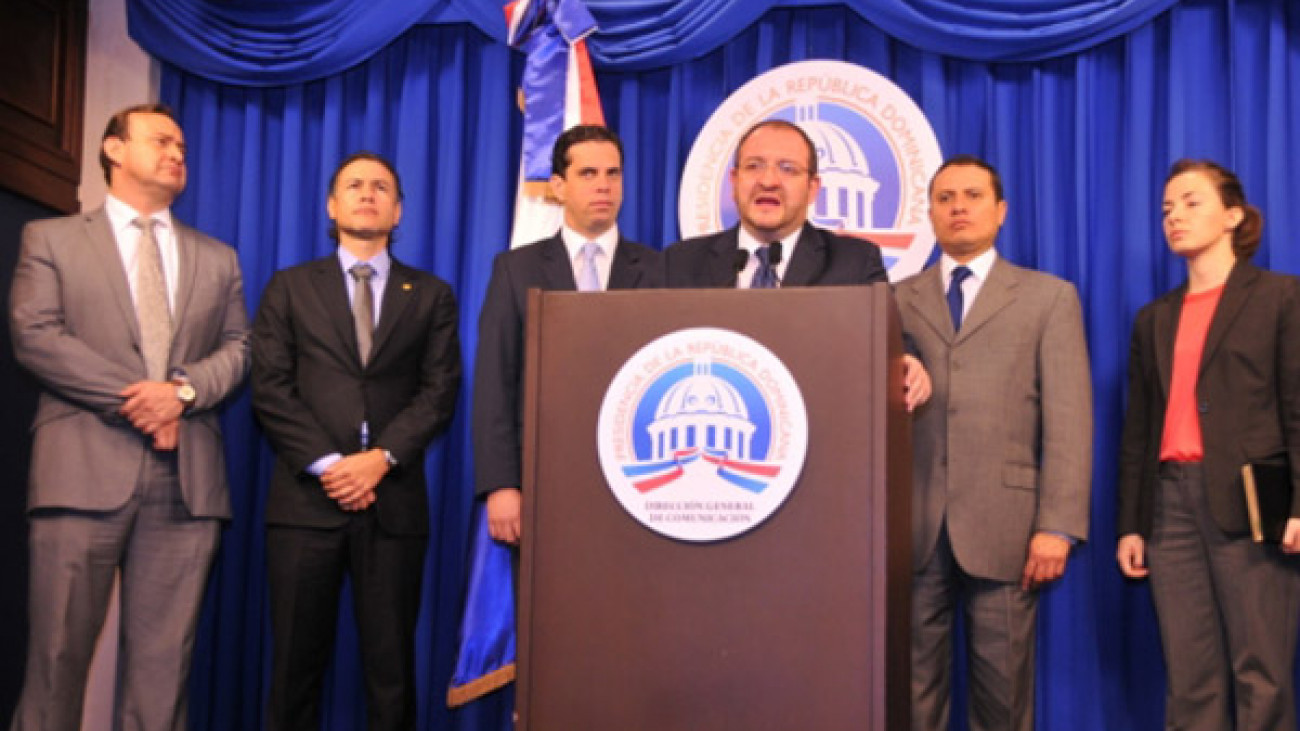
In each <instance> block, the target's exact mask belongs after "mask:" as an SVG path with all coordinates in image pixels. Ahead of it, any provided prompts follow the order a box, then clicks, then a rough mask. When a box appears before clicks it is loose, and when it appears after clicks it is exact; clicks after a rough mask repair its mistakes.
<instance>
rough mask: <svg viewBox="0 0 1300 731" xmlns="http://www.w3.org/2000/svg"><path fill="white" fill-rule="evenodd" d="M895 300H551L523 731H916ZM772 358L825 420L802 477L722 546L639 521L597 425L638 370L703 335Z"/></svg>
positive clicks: (876, 290)
mask: <svg viewBox="0 0 1300 731" xmlns="http://www.w3.org/2000/svg"><path fill="white" fill-rule="evenodd" d="M897 323H898V318H897V314H896V312H895V310H894V309H893V302H892V298H891V297H890V294H889V290H888V288H887V287H885V286H879V285H878V286H874V287H844V288H821V289H813V288H807V289H794V288H792V289H787V290H777V291H747V290H741V291H733V290H675V291H674V290H652V291H636V292H608V293H599V294H579V293H541V292H534V293H532V298H531V301H530V312H529V324H528V336H527V337H528V345H527V352H528V368H527V375H526V379H525V380H526V382H527V388H526V405H525V414H526V419H525V424H526V427H525V446H524V472H525V474H524V494H525V505H524V541H523V553H522V561H521V567H522V572H521V584H520V590H521V604H520V620H519V672H520V677H519V688H518V694H517V702H518V710H519V713H520V727H521V728H527V729H533V730H535V731H536V730H541V731H546V730H556V731H561V730H562V731H574V730H576V729H621V730H622V729H653V730H655V731H670V730H672V729H691V730H693V731H694V730H698V729H742V728H743V729H814V728H815V729H836V728H857V729H880V730H881V731H884V730H885V729H899V728H907V727H908V723H907V698H908V695H907V682H908V677H909V673H908V665H909V655H908V646H909V645H908V642H909V638H908V625H907V622H908V606H909V605H908V602H909V596H908V594H909V591H910V588H909V587H910V585H909V583H908V582H909V581H910V571H911V569H910V556H909V550H910V540H911V539H910V532H911V520H910V513H909V509H908V505H909V501H910V493H911V487H910V481H909V479H908V474H909V470H910V440H909V424H908V417H907V415H906V412H905V409H904V407H903V403H902V385H901V383H902V366H901V353H902V351H901V344H900V343H901V341H900V337H899V330H898V324H897ZM698 327H710V328H721V329H725V330H729V331H734V332H737V333H740V334H742V335H745V336H747V337H749V338H752V339H753V340H756V341H758V342H759V343H761V344H762V345H763V346H765V347H766V348H767V349H768V350H770V351H771V353H772V354H774V355H775V356H776V358H777V359H779V360H780V361H781V362H782V363H783V364H784V365H785V367H786V368H787V369H788V370H789V371H790V373H791V374H792V375H793V377H794V380H795V382H796V384H797V385H798V388H799V390H800V392H801V393H802V396H803V400H804V404H805V407H806V413H807V419H808V441H807V453H806V458H805V461H804V464H803V468H802V472H801V473H800V475H799V478H798V480H797V482H796V483H795V485H794V488H793V490H792V491H791V493H790V495H789V497H788V498H787V499H786V501H785V502H784V503H783V504H782V505H781V506H780V507H779V508H778V509H777V510H776V511H775V512H774V513H773V514H772V515H770V517H768V518H766V519H765V520H763V521H762V522H761V523H760V524H758V525H757V527H754V528H752V529H751V530H749V531H747V532H744V533H741V534H739V535H737V536H735V537H732V538H728V539H724V540H720V541H714V542H690V541H683V540H679V539H675V538H670V537H666V536H664V535H662V534H660V533H658V532H656V531H654V530H651V529H650V528H648V527H647V526H645V525H642V524H641V523H640V522H638V521H637V520H636V519H635V518H634V517H633V516H632V515H631V514H629V512H628V511H627V510H625V509H624V508H623V506H622V505H621V504H620V503H619V501H618V500H617V499H616V497H615V496H614V494H613V493H612V492H611V490H610V488H609V486H608V485H607V482H606V477H605V474H604V473H603V471H602V468H601V461H600V457H599V454H598V448H597V423H598V418H599V413H600V410H601V405H602V402H603V400H604V399H605V396H606V392H607V390H608V389H609V387H610V384H611V383H612V382H613V380H614V379H615V377H616V376H617V375H618V373H619V371H620V369H621V368H622V367H623V366H624V364H625V363H627V362H628V360H629V358H631V357H632V356H633V355H634V354H635V353H637V352H638V351H639V350H640V349H641V348H642V347H644V346H645V345H646V344H647V343H650V342H651V341H654V340H655V339H656V338H659V337H662V336H664V335H666V334H669V333H672V332H675V331H680V330H683V329H687V328H698Z"/></svg>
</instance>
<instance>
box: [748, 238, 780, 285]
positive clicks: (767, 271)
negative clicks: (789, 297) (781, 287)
mask: <svg viewBox="0 0 1300 731" xmlns="http://www.w3.org/2000/svg"><path fill="white" fill-rule="evenodd" d="M754 256H757V257H758V268H757V269H755V270H754V278H753V279H750V280H749V288H750V289H775V288H776V267H774V266H772V259H771V256H772V247H771V246H760V247H758V249H757V250H755V251H754Z"/></svg>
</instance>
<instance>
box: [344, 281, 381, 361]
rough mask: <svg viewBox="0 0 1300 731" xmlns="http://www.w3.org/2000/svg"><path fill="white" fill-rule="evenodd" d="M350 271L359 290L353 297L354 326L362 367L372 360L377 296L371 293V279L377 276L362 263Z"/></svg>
mask: <svg viewBox="0 0 1300 731" xmlns="http://www.w3.org/2000/svg"><path fill="white" fill-rule="evenodd" d="M349 271H350V272H351V273H352V278H353V279H355V280H357V289H356V292H355V293H354V294H353V297H352V324H353V325H355V326H356V328H357V352H358V353H359V354H360V355H361V365H365V364H366V362H367V361H369V360H370V346H371V344H372V343H373V342H374V341H373V338H374V334H375V314H374V313H375V296H374V293H372V292H371V291H370V278H371V277H373V276H375V268H374V267H372V266H370V265H369V264H365V263H361V264H353V265H352V268H351V269H350V270H349Z"/></svg>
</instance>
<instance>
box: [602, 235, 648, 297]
mask: <svg viewBox="0 0 1300 731" xmlns="http://www.w3.org/2000/svg"><path fill="white" fill-rule="evenodd" d="M642 276H643V272H642V271H641V250H640V249H636V248H634V247H632V246H630V245H629V243H628V240H627V239H625V238H623V237H622V236H620V237H619V238H618V245H617V246H615V247H614V260H613V261H612V262H611V265H610V268H609V286H608V287H606V289H636V285H637V283H639V282H640V281H641V277H642Z"/></svg>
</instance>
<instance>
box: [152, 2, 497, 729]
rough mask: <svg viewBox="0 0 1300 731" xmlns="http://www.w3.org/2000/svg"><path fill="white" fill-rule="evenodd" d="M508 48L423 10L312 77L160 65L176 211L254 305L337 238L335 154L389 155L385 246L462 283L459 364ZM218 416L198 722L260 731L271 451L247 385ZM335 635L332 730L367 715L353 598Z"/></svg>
mask: <svg viewBox="0 0 1300 731" xmlns="http://www.w3.org/2000/svg"><path fill="white" fill-rule="evenodd" d="M516 61H517V59H515V58H513V57H512V55H511V53H510V51H509V49H508V48H506V47H505V46H503V45H501V44H498V43H496V42H494V41H491V40H490V39H489V38H488V37H487V36H485V35H484V34H483V33H481V32H480V31H478V30H477V29H475V28H474V27H472V26H469V25H436V26H432V25H430V26H425V25H422V26H418V27H416V28H414V29H412V30H410V31H408V32H406V33H405V34H403V36H402V37H401V38H399V39H398V40H396V41H394V42H393V43H391V44H389V45H388V46H387V47H386V48H384V49H383V50H382V51H381V52H379V53H378V54H375V55H374V56H373V57H372V58H371V59H370V60H368V61H366V62H365V63H363V64H361V65H359V66H356V67H353V68H351V69H349V70H348V71H345V72H343V73H341V74H336V75H332V76H329V77H327V78H324V79H322V80H319V81H313V82H308V83H305V84H297V85H290V86H284V87H267V88H250V87H238V86H232V85H224V84H218V83H216V82H212V81H209V80H206V79H203V78H200V77H197V76H194V75H192V74H188V73H185V72H183V71H180V70H179V69H176V68H174V67H167V68H166V69H165V71H164V74H163V80H162V89H161V96H162V98H163V99H164V100H165V101H166V102H167V103H169V104H172V105H173V106H174V107H175V108H176V109H177V110H178V113H179V116H180V121H181V125H182V127H183V128H184V129H185V132H186V137H187V142H188V145H189V149H190V151H191V161H190V164H191V170H192V174H191V183H190V187H189V190H187V191H186V192H185V194H184V195H183V196H182V198H181V200H180V201H178V203H177V205H176V210H177V212H178V213H179V215H180V216H181V217H182V218H183V219H184V220H187V221H191V222H193V223H194V224H195V225H197V226H198V227H199V228H201V229H202V230H204V231H208V232H211V233H213V234H214V235H216V236H219V237H220V238H222V239H224V240H226V241H229V242H232V243H233V244H234V245H235V246H236V247H237V248H238V250H239V256H240V264H241V266H242V268H243V273H244V285H245V291H246V296H247V299H248V302H249V305H250V308H255V307H256V305H257V302H258V298H259V295H260V293H261V291H262V288H263V287H264V286H265V284H266V282H267V281H268V280H269V279H270V277H271V275H272V274H273V273H274V272H275V271H276V270H278V269H281V268H284V267H287V266H291V265H294V264H298V263H300V262H304V261H307V260H309V259H312V258H315V257H319V256H322V255H325V254H327V253H330V252H332V251H333V250H334V246H335V245H334V242H333V241H332V240H330V239H329V238H328V236H327V230H328V220H327V217H326V214H325V199H326V195H327V186H328V179H329V176H330V174H331V173H332V172H333V169H334V167H335V166H336V165H337V164H338V161H339V160H341V159H342V158H343V157H345V156H346V155H347V154H349V153H351V152H354V151H356V150H361V149H366V150H373V151H375V152H379V153H380V154H382V155H384V156H386V157H388V158H389V159H391V160H393V161H395V163H396V166H397V169H398V173H399V175H400V176H401V178H402V186H403V189H404V192H405V196H406V199H405V202H404V204H403V215H402V221H401V225H400V226H399V228H398V232H397V240H396V242H395V243H394V244H393V246H392V248H391V251H392V253H393V255H394V256H395V257H397V258H398V259H400V260H402V261H404V262H406V263H407V264H411V265H413V266H416V267H419V268H421V269H425V270H428V271H431V272H433V273H435V274H437V275H438V276H440V277H442V278H443V279H445V280H447V281H448V282H451V283H452V285H453V286H454V288H455V291H456V293H457V296H458V299H459V301H460V308H461V310H460V316H461V317H460V330H461V333H462V336H461V342H462V347H463V348H464V352H465V353H466V355H467V357H466V361H467V362H466V365H467V368H466V372H467V373H468V372H470V371H471V369H469V368H468V365H469V363H470V362H472V360H471V359H470V357H469V356H472V354H473V352H474V344H475V336H474V333H475V324H476V322H477V317H478V308H479V304H480V302H481V300H482V297H483V290H484V289H485V287H486V284H487V279H488V274H489V272H490V268H491V261H492V256H493V254H494V253H495V252H496V251H497V250H499V249H500V248H501V247H502V246H503V245H504V243H505V242H506V241H507V240H508V234H509V223H510V217H509V211H510V206H511V198H512V196H513V192H514V177H513V175H512V174H510V172H509V171H510V170H512V169H513V168H512V166H513V165H515V164H517V163H516V162H515V161H517V159H518V136H519V133H518V123H517V121H516V120H515V116H514V115H512V114H510V110H511V109H512V108H513V107H512V105H513V99H514V83H515V80H517V77H518V73H517V69H515V68H514V67H515V66H517V65H518V64H517V63H516ZM250 311H251V310H250ZM467 393H469V389H468V388H465V389H463V390H462V397H461V399H460V401H459V403H458V405H457V410H458V413H457V417H456V420H455V423H454V425H453V427H452V429H451V431H450V433H449V434H448V435H447V436H446V437H445V438H444V439H442V440H441V441H439V442H438V443H437V445H438V446H437V447H436V448H435V449H434V450H433V451H432V453H431V454H430V456H429V458H428V463H427V466H426V467H427V471H428V476H429V484H430V486H431V501H430V510H431V513H432V515H431V525H432V530H431V536H430V546H429V557H428V564H427V567H426V575H425V579H424V600H423V607H424V609H423V612H422V614H421V617H420V622H419V630H418V631H419V643H420V646H421V648H422V649H421V651H420V653H419V657H418V672H419V678H420V682H421V683H422V687H423V688H424V691H425V692H424V693H423V694H422V696H421V700H420V719H421V724H422V727H423V728H430V729H432V728H437V729H444V728H449V727H450V726H449V724H451V723H452V722H453V719H452V717H451V715H450V713H449V712H448V711H447V709H446V706H445V703H444V701H443V699H444V697H445V695H446V688H447V682H448V679H449V676H450V673H451V668H452V665H453V663H454V661H455V657H454V653H455V642H456V630H457V626H458V623H459V618H460V602H461V594H462V591H463V580H462V579H463V573H462V567H463V566H464V563H465V555H466V544H467V540H468V527H469V520H468V516H469V511H470V508H471V500H472V498H471V491H470V489H469V485H470V484H471V480H472V476H471V474H470V473H469V470H470V460H469V454H470V451H469V443H468V432H467V429H466V427H467V425H468V419H467V415H468V402H467V399H466V398H465V396H464V394H467ZM224 424H225V428H226V434H227V442H228V445H229V446H228V451H229V470H230V481H231V485H232V489H233V492H234V502H235V516H236V517H235V520H234V521H233V523H232V524H231V526H230V527H229V529H228V530H227V531H226V534H225V538H224V544H223V550H222V552H221V555H220V557H219V560H218V564H217V568H216V572H215V576H214V577H213V583H212V586H211V588H210V590H209V592H208V597H207V598H208V605H207V606H206V607H205V611H204V614H203V623H202V627H201V630H200V640H199V648H198V651H197V652H196V657H195V669H194V697H193V699H192V706H193V708H192V711H191V718H192V721H193V723H192V727H193V728H195V729H252V728H259V726H260V720H261V718H262V703H263V696H264V693H265V686H266V680H267V677H268V675H267V673H268V669H269V665H268V663H269V658H270V633H269V625H268V620H267V614H266V612H267V608H266V598H265V597H266V586H265V569H264V566H265V552H264V532H263V528H262V517H263V513H262V510H263V502H264V498H265V489H266V483H267V480H268V477H269V474H270V469H271V465H272V463H273V455H272V453H271V452H270V450H269V448H268V447H267V446H266V443H265V441H264V440H263V439H262V437H261V435H260V432H259V431H258V430H257V429H256V427H255V425H254V423H253V420H252V417H251V413H250V409H249V406H248V403H247V398H246V396H245V397H244V398H241V399H240V400H239V401H238V402H237V403H236V404H235V405H234V407H233V408H232V409H231V410H230V411H229V413H228V414H226V417H225V421H224ZM338 643H339V644H338V649H337V654H336V658H337V659H336V662H335V663H334V666H333V668H332V670H331V673H330V675H329V678H328V680H327V691H326V716H327V718H328V719H329V720H328V723H327V728H331V729H339V730H340V731H341V730H344V729H358V728H364V725H365V723H364V719H365V717H364V708H363V701H362V683H361V674H360V668H359V664H358V647H357V638H356V633H355V631H354V629H353V619H352V615H351V614H350V608H349V609H347V610H345V612H344V614H343V616H342V618H341V620H340V631H339V636H338ZM489 705H490V704H489ZM502 708H504V706H502ZM485 713H486V711H485V710H484V709H471V710H470V711H469V712H466V713H462V714H461V715H462V716H467V717H471V718H473V717H475V716H482V715H485ZM463 727H464V728H495V727H497V726H495V725H482V726H478V725H466V726H463Z"/></svg>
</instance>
